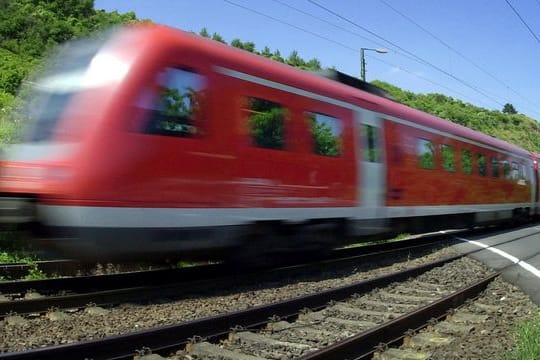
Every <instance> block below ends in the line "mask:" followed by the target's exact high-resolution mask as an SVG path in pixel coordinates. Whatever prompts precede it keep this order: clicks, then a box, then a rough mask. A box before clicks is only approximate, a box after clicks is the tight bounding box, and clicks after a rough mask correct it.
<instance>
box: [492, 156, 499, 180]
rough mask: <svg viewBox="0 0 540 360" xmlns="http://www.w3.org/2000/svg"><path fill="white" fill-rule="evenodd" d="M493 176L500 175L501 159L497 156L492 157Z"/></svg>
mask: <svg viewBox="0 0 540 360" xmlns="http://www.w3.org/2000/svg"><path fill="white" fill-rule="evenodd" d="M491 176H493V177H499V159H497V158H496V157H495V156H492V157H491Z"/></svg>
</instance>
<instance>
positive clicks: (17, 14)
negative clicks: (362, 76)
mask: <svg viewBox="0 0 540 360" xmlns="http://www.w3.org/2000/svg"><path fill="white" fill-rule="evenodd" d="M0 9H2V11H0V144H5V143H11V142H14V141H16V139H17V137H18V135H19V134H18V132H19V130H20V128H21V124H20V123H19V122H17V119H16V118H15V117H14V116H12V114H13V109H14V108H15V107H16V106H17V102H18V100H17V98H16V97H15V94H16V93H17V90H18V89H19V86H20V85H21V83H22V82H23V79H25V78H26V77H27V76H28V75H29V73H30V72H31V71H32V69H34V68H35V67H36V66H39V64H40V59H42V57H43V56H44V55H45V54H47V53H48V52H49V51H50V50H51V49H52V48H54V46H55V45H57V44H60V43H62V42H64V41H66V40H69V39H73V38H77V37H81V36H85V35H88V34H90V33H92V32H94V31H97V30H101V29H104V28H107V27H109V26H111V25H116V24H126V23H133V22H137V21H140V20H138V19H137V17H136V15H135V14H134V13H133V12H128V13H126V14H119V13H118V12H116V11H113V12H106V11H104V10H95V9H94V2H93V0H0ZM200 35H201V36H204V37H209V38H212V39H214V40H216V41H220V42H223V43H227V42H226V41H225V40H224V39H223V38H222V37H221V36H220V35H219V34H217V33H213V34H212V35H210V34H209V32H208V31H207V30H206V29H203V30H202V31H201V32H200ZM230 45H231V46H234V47H237V48H241V49H243V50H246V51H249V52H253V53H256V54H258V55H261V56H264V57H268V58H271V59H273V60H276V61H279V62H283V63H286V64H289V65H291V66H295V67H299V68H302V69H307V70H320V69H321V64H320V62H319V60H317V59H311V60H308V61H306V60H304V59H302V58H301V57H300V56H299V54H298V53H297V52H296V51H293V52H292V53H291V54H290V55H289V56H288V57H284V56H282V55H281V53H280V52H279V50H274V51H271V50H270V49H269V48H268V47H267V46H265V47H264V48H263V49H262V50H260V51H258V50H257V49H256V47H255V44H254V43H253V42H249V41H246V42H242V41H241V40H240V39H233V40H232V41H231V42H230ZM373 84H375V85H377V86H379V87H382V88H384V89H385V90H386V91H387V92H389V93H390V94H391V95H392V96H393V97H394V98H395V99H396V100H398V101H400V102H402V103H404V104H407V105H409V106H411V107H415V108H418V109H420V110H423V111H426V112H429V113H432V114H434V115H437V116H440V117H442V118H445V119H448V120H451V121H454V122H456V123H459V124H462V125H465V126H467V127H470V128H473V129H476V130H479V131H482V132H485V133H487V134H489V135H492V136H495V137H498V138H500V139H503V140H506V141H509V142H512V143H515V144H517V145H519V146H522V147H524V148H526V149H529V150H534V151H540V146H539V142H540V141H539V136H538V125H537V122H536V121H534V120H533V119H531V118H528V117H527V116H525V115H522V114H513V113H512V112H515V111H514V109H513V106H511V105H509V104H507V105H508V107H505V112H508V113H503V112H499V111H493V110H487V109H483V108H480V107H477V106H474V105H471V104H467V103H464V102H462V101H460V100H457V99H453V98H451V97H449V96H445V95H442V94H414V93H412V92H409V91H405V90H402V89H400V88H398V87H396V86H393V85H391V84H388V83H384V82H380V81H374V82H373Z"/></svg>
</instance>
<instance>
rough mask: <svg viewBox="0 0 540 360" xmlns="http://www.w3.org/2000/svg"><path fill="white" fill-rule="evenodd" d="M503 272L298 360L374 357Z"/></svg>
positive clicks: (453, 306)
mask: <svg viewBox="0 0 540 360" xmlns="http://www.w3.org/2000/svg"><path fill="white" fill-rule="evenodd" d="M499 275H500V273H499V272H497V273H495V274H492V275H490V276H488V277H486V278H484V279H482V280H480V281H478V282H476V283H474V284H472V285H469V286H467V287H465V288H462V289H460V290H459V291H457V292H455V293H452V294H450V295H448V296H446V297H444V298H442V299H440V300H438V301H435V302H433V303H431V304H428V305H426V306H424V307H422V308H419V309H417V310H415V311H413V312H411V313H408V314H404V315H403V316H400V317H398V318H396V319H394V320H392V321H389V322H386V323H384V324H382V325H380V326H377V327H375V328H373V329H371V330H368V331H366V332H364V333H361V334H358V335H356V336H353V337H351V338H348V339H345V340H343V341H341V342H338V343H336V344H333V345H331V346H329V347H326V348H324V349H321V350H319V351H316V352H313V353H309V354H306V355H304V356H301V357H300V358H298V360H323V359H324V360H342V359H350V360H353V359H354V360H358V359H368V358H371V356H372V355H373V353H374V352H375V351H376V347H377V346H378V345H379V344H381V343H383V344H387V345H388V344H394V343H396V342H397V341H399V340H400V339H402V338H403V337H404V335H405V333H406V332H407V331H408V330H413V331H417V330H419V329H421V328H423V327H425V326H427V325H428V323H429V322H430V320H432V319H437V320H438V319H440V318H442V317H444V316H445V315H447V314H448V311H449V310H451V309H455V308H457V307H459V306H461V305H462V304H464V303H465V301H467V300H469V299H472V298H475V297H477V296H478V295H479V294H480V293H481V292H482V291H484V290H485V289H486V288H487V286H488V285H489V283H490V282H492V281H493V280H494V279H495V278H496V277H497V276H499Z"/></svg>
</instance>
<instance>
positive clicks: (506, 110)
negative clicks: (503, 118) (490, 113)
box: [502, 103, 517, 114]
mask: <svg viewBox="0 0 540 360" xmlns="http://www.w3.org/2000/svg"><path fill="white" fill-rule="evenodd" d="M502 112H503V113H505V114H517V111H516V108H514V105H512V104H510V103H506V104H504V107H503V110H502Z"/></svg>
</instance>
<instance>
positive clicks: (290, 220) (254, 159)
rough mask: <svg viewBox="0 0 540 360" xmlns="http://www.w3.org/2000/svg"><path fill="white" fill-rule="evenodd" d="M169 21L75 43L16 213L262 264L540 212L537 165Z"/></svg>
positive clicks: (134, 243)
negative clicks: (353, 242) (254, 258)
mask: <svg viewBox="0 0 540 360" xmlns="http://www.w3.org/2000/svg"><path fill="white" fill-rule="evenodd" d="M339 77H341V82H340V81H336V80H332V79H328V78H325V77H322V76H318V75H314V74H310V73H308V72H304V71H300V70H297V69H294V68H292V67H289V66H286V65H283V64H279V63H276V62H273V61H271V60H268V59H265V58H262V57H259V56H256V55H252V54H249V53H247V52H245V51H241V50H238V49H234V48H231V47H227V46H225V45H222V44H219V43H216V42H213V41H210V40H207V39H203V38H200V37H198V36H195V35H192V34H188V33H185V32H182V31H178V30H175V29H171V28H167V27H162V26H154V25H152V26H149V25H144V26H134V27H126V28H121V29H116V30H113V31H110V32H109V33H107V34H101V36H99V37H96V38H94V39H92V40H86V41H83V42H78V43H77V42H76V43H73V44H71V45H69V46H68V47H67V48H65V49H64V50H63V52H62V53H61V54H60V55H59V56H58V57H57V58H56V60H54V61H53V65H52V67H51V68H50V69H49V70H48V72H46V73H44V74H43V75H42V76H41V77H40V78H39V79H38V80H36V81H35V82H34V89H33V90H32V97H31V102H30V105H29V107H28V108H29V109H28V116H30V118H31V119H32V121H31V125H30V126H29V128H28V131H27V132H26V137H25V139H24V141H23V142H21V144H18V145H14V146H12V147H10V148H8V149H7V151H6V152H5V153H4V156H3V159H2V163H1V168H0V193H1V196H2V197H1V199H0V200H1V201H0V209H1V213H0V221H1V222H2V223H10V224H19V225H20V226H26V225H31V226H30V228H31V229H32V231H34V232H35V239H40V240H41V244H51V245H54V246H56V247H58V248H60V249H62V250H63V251H65V252H66V253H68V254H70V255H75V256H80V257H86V256H89V257H102V258H105V257H107V258H108V257H116V256H139V257H144V258H152V257H155V256H163V255H164V254H167V255H171V256H172V255H173V254H174V255H180V256H183V257H197V256H202V257H211V256H215V255H219V256H222V255H223V254H225V253H227V252H232V253H234V252H237V253H238V252H240V253H242V254H245V255H252V254H254V253H255V254H257V253H259V252H260V251H269V252H273V251H282V250H300V249H305V248H320V247H331V246H335V245H337V244H341V243H343V242H346V241H348V240H347V239H352V238H355V236H362V235H374V234H381V233H388V232H398V233H399V232H414V231H426V230H434V229H441V228H451V227H466V226H474V225H477V224H486V223H492V222H497V221H507V220H512V219H518V218H527V217H530V216H532V215H534V214H536V213H537V212H538V193H539V189H538V170H537V167H536V166H535V165H534V164H536V162H535V161H536V156H535V155H534V154H531V153H530V152H528V151H526V150H523V149H521V148H519V147H517V146H515V145H512V144H508V143H506V142H504V141H501V140H497V139H495V138H492V137H490V136H487V135H484V134H482V133H479V132H476V131H473V130H470V129H467V128H465V127H462V126H459V125H456V124H453V123H451V122H448V121H445V120H442V119H440V118H437V117H435V116H432V115H428V114H426V113H423V112H420V111H417V110H414V109H411V108H409V107H407V106H404V105H401V104H399V103H396V102H394V101H392V100H389V99H387V98H384V97H381V96H377V95H374V94H372V93H369V92H366V91H364V90H362V89H359V88H358V87H362V85H363V84H362V83H360V82H355V80H354V79H352V78H347V77H343V76H342V75H339Z"/></svg>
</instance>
